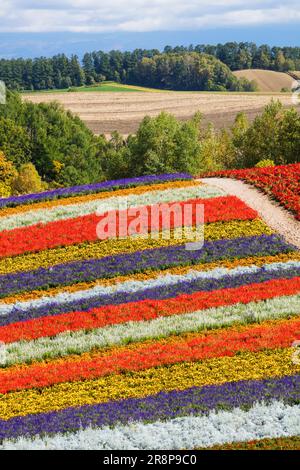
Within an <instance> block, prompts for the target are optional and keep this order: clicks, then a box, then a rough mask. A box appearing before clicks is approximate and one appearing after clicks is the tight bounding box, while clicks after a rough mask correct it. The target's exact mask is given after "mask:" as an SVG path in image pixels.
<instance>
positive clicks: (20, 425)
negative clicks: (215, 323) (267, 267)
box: [0, 375, 300, 439]
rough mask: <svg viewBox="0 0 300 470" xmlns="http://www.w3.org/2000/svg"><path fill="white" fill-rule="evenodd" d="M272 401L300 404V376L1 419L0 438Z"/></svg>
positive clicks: (236, 383) (201, 413) (155, 419)
mask: <svg viewBox="0 0 300 470" xmlns="http://www.w3.org/2000/svg"><path fill="white" fill-rule="evenodd" d="M273 400H281V401H282V402H284V403H286V404H295V403H299V400H300V376H299V375H294V376H285V377H280V378H272V379H265V380H260V381H255V380H246V381H239V382H229V383H225V384H222V385H209V386H205V387H192V388H189V389H186V390H182V391H178V390H174V391H171V392H161V393H158V394H156V395H151V396H147V397H145V398H131V399H126V400H119V401H113V402H108V403H100V404H97V405H85V406H81V407H77V408H66V409H63V410H59V411H52V412H48V413H40V414H33V415H27V416H20V417H16V418H11V419H9V420H7V421H6V420H0V439H13V438H17V437H19V436H23V437H30V436H35V435H39V434H41V435H45V434H48V435H49V434H55V433H65V432H76V431H77V430H80V429H84V428H87V427H89V426H91V427H94V428H95V427H101V426H115V425H117V424H120V423H122V424H127V423H128V422H131V421H135V422H136V421H146V422H154V421H157V420H169V419H173V418H177V417H179V416H189V415H198V416H199V415H203V414H207V413H208V412H209V411H211V410H224V409H228V410H230V409H233V408H237V407H239V408H240V407H243V408H246V409H249V408H250V407H251V406H253V405H254V404H255V403H259V402H264V403H270V402H272V401H273Z"/></svg>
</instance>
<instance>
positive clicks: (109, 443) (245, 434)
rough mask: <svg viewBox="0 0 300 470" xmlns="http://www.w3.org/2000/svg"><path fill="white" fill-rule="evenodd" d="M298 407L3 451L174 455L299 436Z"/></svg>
mask: <svg viewBox="0 0 300 470" xmlns="http://www.w3.org/2000/svg"><path fill="white" fill-rule="evenodd" d="M299 429H300V407H299V405H294V406H291V405H285V404H283V403H282V402H280V401H274V402H272V403H271V404H269V405H267V404H265V403H256V404H255V405H254V406H253V407H252V408H250V409H249V410H248V411H244V410H242V409H240V408H234V409H233V410H231V411H219V412H215V411H212V412H211V413H209V414H208V415H207V416H187V417H181V418H176V419H172V420H169V421H157V422H154V423H148V424H147V423H143V422H134V423H130V424H128V425H119V426H116V427H114V428H110V427H109V426H105V427H102V428H98V429H94V428H88V429H84V430H80V431H77V432H75V433H74V434H71V433H70V434H56V435H54V436H43V437H36V438H34V439H29V438H22V437H20V438H19V439H18V440H15V441H10V440H4V441H3V443H2V445H1V446H0V448H1V449H2V450H54V449H55V450H80V449H82V450H104V449H107V450H137V449H148V450H151V449H153V450H168V449H170V450H177V449H194V448H196V447H211V446H213V445H216V444H225V443H231V442H238V441H252V440H255V439H264V438H278V437H289V436H297V435H299Z"/></svg>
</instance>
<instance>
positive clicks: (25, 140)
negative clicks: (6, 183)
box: [0, 117, 31, 168]
mask: <svg viewBox="0 0 300 470" xmlns="http://www.w3.org/2000/svg"><path fill="white" fill-rule="evenodd" d="M0 149H1V150H2V151H3V152H4V153H5V155H6V156H7V158H8V159H9V160H11V161H12V162H13V163H14V165H15V166H16V167H17V168H18V167H19V166H20V165H21V164H22V163H26V162H28V161H30V159H31V143H30V137H29V135H28V132H27V130H26V129H25V128H23V127H22V126H19V125H17V124H16V123H15V121H14V120H12V119H9V118H4V117H0Z"/></svg>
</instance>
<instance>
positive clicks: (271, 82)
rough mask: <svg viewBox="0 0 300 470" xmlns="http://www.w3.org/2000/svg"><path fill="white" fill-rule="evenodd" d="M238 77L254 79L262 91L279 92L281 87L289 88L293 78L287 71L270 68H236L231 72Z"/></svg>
mask: <svg viewBox="0 0 300 470" xmlns="http://www.w3.org/2000/svg"><path fill="white" fill-rule="evenodd" d="M233 73H234V75H235V76H236V77H238V78H241V77H244V78H247V79H248V80H255V81H256V83H257V85H258V90H259V91H262V92H280V91H281V90H282V89H283V88H288V89H291V86H292V83H293V81H294V79H293V78H292V77H291V76H290V75H288V74H287V73H282V72H275V71H272V70H260V69H250V70H238V71H236V72H233Z"/></svg>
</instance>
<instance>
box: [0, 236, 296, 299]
mask: <svg viewBox="0 0 300 470" xmlns="http://www.w3.org/2000/svg"><path fill="white" fill-rule="evenodd" d="M291 251H295V248H294V247H293V246H292V245H289V244H287V243H286V242H285V241H284V240H283V239H282V238H280V237H278V236H277V235H261V236H255V237H242V238H235V239H224V240H217V241H213V242H205V243H204V246H203V248H202V249H201V250H195V251H190V250H186V249H185V246H184V245H175V246H169V247H164V248H154V249H148V250H143V251H137V252H135V253H124V254H121V255H116V256H107V257H105V258H101V259H92V260H85V261H76V262H72V263H67V264H60V265H57V266H54V267H51V268H47V269H45V268H40V269H37V270H34V271H26V272H18V273H13V274H5V275H2V276H0V297H5V296H8V295H12V294H16V293H21V292H26V291H30V290H36V289H37V290H38V289H48V288H52V287H57V286H67V285H73V284H77V283H79V282H90V281H94V280H96V279H102V278H106V279H108V278H112V277H115V276H123V275H128V274H133V273H139V272H143V271H146V270H163V269H167V268H170V267H173V266H187V265H193V264H199V263H209V262H213V261H216V260H222V259H234V258H243V257H247V256H266V255H277V254H279V253H288V252H291Z"/></svg>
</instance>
